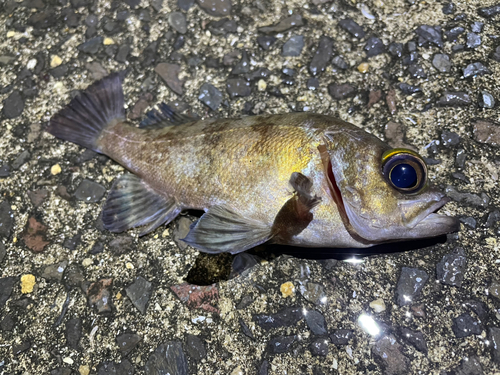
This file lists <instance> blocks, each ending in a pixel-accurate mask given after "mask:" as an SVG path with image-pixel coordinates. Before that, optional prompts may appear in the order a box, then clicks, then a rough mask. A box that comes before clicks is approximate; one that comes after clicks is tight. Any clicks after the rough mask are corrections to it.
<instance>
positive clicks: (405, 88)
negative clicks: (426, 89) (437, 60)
mask: <svg viewBox="0 0 500 375" xmlns="http://www.w3.org/2000/svg"><path fill="white" fill-rule="evenodd" d="M397 87H398V89H400V90H401V91H402V92H403V93H404V94H406V95H412V94H416V93H417V92H422V89H421V88H420V87H418V86H413V85H409V84H407V83H405V82H401V83H400V84H398V86H397Z"/></svg>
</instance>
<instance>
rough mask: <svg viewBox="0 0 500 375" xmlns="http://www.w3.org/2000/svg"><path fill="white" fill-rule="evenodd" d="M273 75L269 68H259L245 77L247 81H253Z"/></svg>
mask: <svg viewBox="0 0 500 375" xmlns="http://www.w3.org/2000/svg"><path fill="white" fill-rule="evenodd" d="M270 74H271V71H270V70H269V69H267V68H259V69H257V70H254V71H253V72H250V73H247V74H245V75H244V77H245V79H246V80H247V81H253V80H256V79H261V78H267V77H269V75H270Z"/></svg>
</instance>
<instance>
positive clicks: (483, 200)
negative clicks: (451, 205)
mask: <svg viewBox="0 0 500 375" xmlns="http://www.w3.org/2000/svg"><path fill="white" fill-rule="evenodd" d="M445 193H446V195H447V196H449V197H450V198H451V199H453V200H454V201H455V202H460V203H464V204H466V205H470V206H475V207H486V206H488V204H489V202H490V197H488V195H486V193H481V196H479V195H477V194H471V193H462V192H460V191H458V190H457V189H456V188H455V187H453V186H450V185H448V186H446V188H445Z"/></svg>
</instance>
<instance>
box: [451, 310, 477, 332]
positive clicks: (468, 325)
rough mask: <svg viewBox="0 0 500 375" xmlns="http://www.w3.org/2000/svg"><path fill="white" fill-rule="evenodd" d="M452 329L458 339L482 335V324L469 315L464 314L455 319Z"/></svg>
mask: <svg viewBox="0 0 500 375" xmlns="http://www.w3.org/2000/svg"><path fill="white" fill-rule="evenodd" d="M451 329H452V330H453V333H454V334H455V336H456V337H458V338H462V337H468V336H472V335H480V334H481V331H482V328H481V324H479V322H478V321H476V320H474V318H473V317H472V316H470V315H469V314H462V315H460V316H459V317H457V318H454V319H453V325H452V327H451Z"/></svg>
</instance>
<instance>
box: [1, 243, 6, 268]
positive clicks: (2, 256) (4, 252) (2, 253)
mask: <svg viewBox="0 0 500 375" xmlns="http://www.w3.org/2000/svg"><path fill="white" fill-rule="evenodd" d="M6 255H7V251H6V250H5V245H4V244H3V243H2V242H0V264H1V263H2V261H3V260H4V258H5V256H6Z"/></svg>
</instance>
